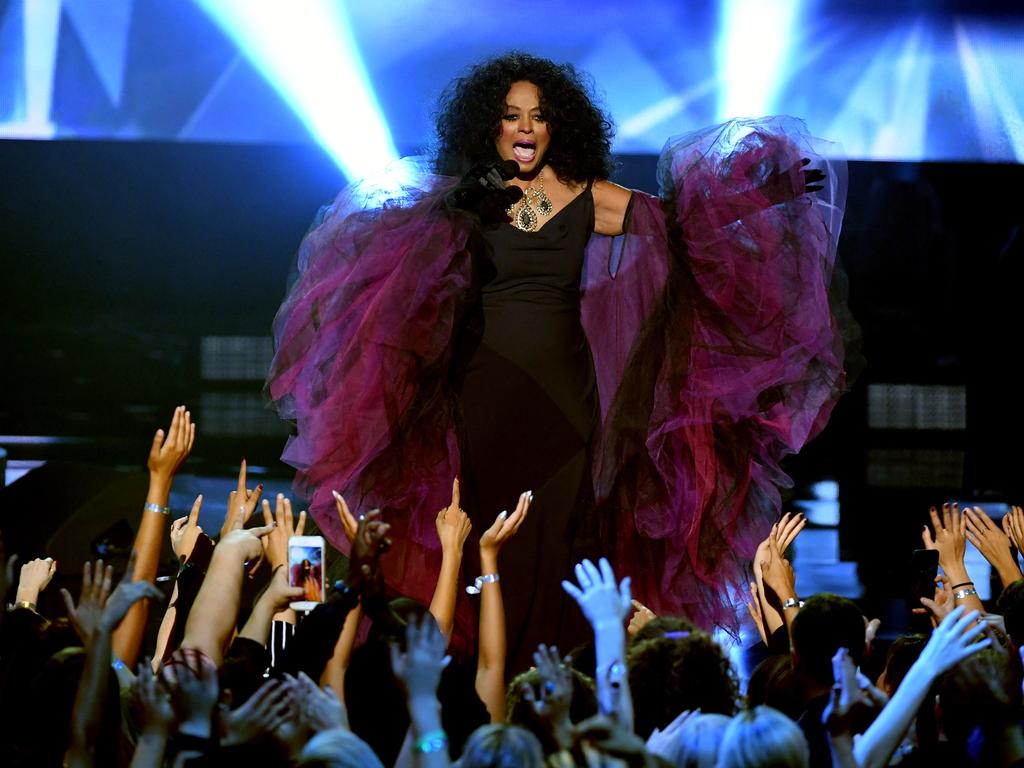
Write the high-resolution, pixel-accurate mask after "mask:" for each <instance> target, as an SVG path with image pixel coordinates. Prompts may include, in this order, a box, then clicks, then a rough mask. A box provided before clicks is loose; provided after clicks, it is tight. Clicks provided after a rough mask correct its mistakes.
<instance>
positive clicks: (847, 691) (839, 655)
mask: <svg viewBox="0 0 1024 768" xmlns="http://www.w3.org/2000/svg"><path fill="white" fill-rule="evenodd" d="M832 677H833V680H834V681H835V682H834V684H833V686H832V696H831V698H830V699H829V702H828V704H827V705H826V707H825V710H824V711H823V712H822V714H821V724H822V725H824V726H825V728H826V730H828V732H829V735H831V736H832V737H833V738H835V737H838V736H850V737H852V736H853V731H852V729H853V727H854V720H855V719H856V718H857V715H858V713H859V712H860V711H862V710H864V709H874V708H875V701H874V700H873V699H872V698H871V697H870V696H868V694H867V693H866V692H865V691H864V690H863V689H862V688H861V686H860V683H859V681H858V679H857V667H856V665H855V664H854V663H853V659H852V658H851V656H850V652H849V651H848V650H847V649H846V648H840V649H839V650H838V651H836V654H835V656H833V657H832Z"/></svg>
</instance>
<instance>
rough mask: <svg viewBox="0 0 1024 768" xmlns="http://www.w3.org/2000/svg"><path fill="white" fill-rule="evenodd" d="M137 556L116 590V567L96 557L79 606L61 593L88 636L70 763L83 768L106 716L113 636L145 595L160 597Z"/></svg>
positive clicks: (73, 717) (73, 721)
mask: <svg viewBox="0 0 1024 768" xmlns="http://www.w3.org/2000/svg"><path fill="white" fill-rule="evenodd" d="M135 561H136V556H135V553H134V552H132V555H131V557H130V558H129V560H128V567H127V569H126V570H125V573H124V578H122V579H121V582H120V583H119V584H118V585H117V589H115V590H114V591H113V592H111V591H110V586H111V580H112V577H113V574H112V569H111V568H110V566H107V567H106V568H104V567H103V562H102V561H97V563H96V566H95V569H94V570H93V571H92V572H90V570H89V569H90V565H91V564H90V563H86V564H85V575H84V577H83V580H82V595H81V598H80V599H79V602H78V605H77V606H75V605H74V603H73V602H72V601H71V596H70V595H69V594H68V593H67V591H66V590H64V591H62V593H61V594H62V595H64V600H65V603H67V605H68V614H69V618H70V619H71V622H72V624H74V626H75V629H76V630H77V631H78V632H79V633H80V634H83V635H85V638H86V639H85V641H84V642H85V647H86V656H85V669H84V670H83V672H82V678H81V680H80V681H79V684H78V692H77V693H76V695H75V707H74V710H73V711H72V715H71V740H70V742H69V744H68V751H67V754H66V756H65V765H68V766H76V767H83V768H84V767H85V766H91V765H92V764H93V753H92V748H93V746H94V745H95V744H96V739H97V738H98V735H99V729H100V723H101V720H102V717H103V707H102V703H103V701H104V699H105V697H106V696H107V673H108V671H109V669H110V663H111V660H112V653H113V652H112V648H111V641H112V638H113V634H114V630H115V628H116V627H117V625H118V624H120V623H121V621H122V620H123V619H124V617H125V615H126V614H127V613H128V611H129V609H130V608H131V607H132V606H133V605H135V604H136V603H138V602H139V601H140V600H142V599H144V598H153V599H160V597H161V595H160V590H158V589H157V588H156V587H155V586H153V585H152V584H150V583H149V582H146V581H136V580H135V579H134V571H135Z"/></svg>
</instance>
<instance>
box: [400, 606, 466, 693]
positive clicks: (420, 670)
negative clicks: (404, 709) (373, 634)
mask: <svg viewBox="0 0 1024 768" xmlns="http://www.w3.org/2000/svg"><path fill="white" fill-rule="evenodd" d="M446 645H447V641H446V640H445V639H444V635H442V634H441V631H440V630H439V629H438V628H437V624H436V623H435V621H434V618H433V617H432V616H431V615H430V614H429V613H424V614H422V615H421V616H419V617H410V619H409V623H408V625H407V626H406V628H405V651H402V650H401V649H400V648H399V647H398V646H397V645H392V646H391V671H392V672H394V674H395V678H396V679H397V680H398V682H399V683H400V684H401V686H402V688H404V689H405V695H406V699H407V700H409V701H412V700H413V699H418V698H434V697H436V695H437V686H438V684H439V683H440V682H441V672H443V671H444V668H445V667H447V666H448V662H450V661H451V656H446V655H445V652H444V651H445V646H446Z"/></svg>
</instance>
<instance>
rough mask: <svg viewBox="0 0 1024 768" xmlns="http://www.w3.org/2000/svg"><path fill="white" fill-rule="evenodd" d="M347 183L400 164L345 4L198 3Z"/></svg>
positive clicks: (317, 0) (323, 0)
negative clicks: (351, 179)
mask: <svg viewBox="0 0 1024 768" xmlns="http://www.w3.org/2000/svg"><path fill="white" fill-rule="evenodd" d="M194 1H195V2H196V3H197V4H198V5H199V7H200V8H202V9H203V11H205V12H206V14H207V15H209V16H210V18H212V19H213V20H214V21H215V22H216V23H217V24H218V25H219V26H220V27H221V28H222V29H223V30H224V31H225V33H227V35H228V36H229V37H230V38H231V39H232V40H233V41H234V42H235V44H236V45H237V46H238V47H239V49H240V50H241V51H242V52H243V53H244V54H245V55H246V56H247V57H248V58H249V60H250V61H251V62H252V63H253V65H254V66H255V67H256V68H257V69H258V70H259V71H260V73H261V74H262V75H263V76H264V77H265V78H266V79H267V81H268V82H269V83H270V84H271V85H272V86H273V87H274V88H275V89H276V90H277V91H278V93H280V94H281V96H282V98H283V99H284V100H285V102H286V103H287V104H288V105H289V106H290V107H291V108H292V109H293V110H294V111H295V113H296V114H297V115H298V116H299V118H300V119H301V120H302V121H303V123H304V124H305V125H306V127H307V128H308V129H309V132H310V133H311V134H312V135H313V137H314V138H315V139H316V140H317V141H318V142H319V143H320V144H321V145H322V146H323V147H324V149H325V150H327V152H328V154H329V155H330V156H331V157H332V158H333V159H334V161H335V162H336V163H337V164H338V166H339V167H340V168H341V169H342V171H344V172H345V175H346V176H348V177H349V178H361V177H363V176H366V175H368V174H370V173H373V172H374V171H377V170H380V169H381V168H382V167H384V166H385V165H387V164H388V163H389V162H391V161H393V160H395V159H397V157H398V152H397V151H396V150H395V145H394V142H393V140H392V138H391V131H390V129H389V128H388V124H387V121H386V120H385V118H384V115H383V113H382V112H381V109H380V105H379V104H378V103H377V97H376V95H375V93H374V90H373V86H372V85H371V84H370V81H369V78H368V77H367V75H366V68H365V67H364V65H363V61H362V57H361V56H360V53H359V48H358V46H357V45H356V41H355V38H354V36H353V34H352V28H351V25H350V24H349V20H348V17H347V15H346V13H345V8H344V3H343V2H327V0H295V1H294V2H281V0H194Z"/></svg>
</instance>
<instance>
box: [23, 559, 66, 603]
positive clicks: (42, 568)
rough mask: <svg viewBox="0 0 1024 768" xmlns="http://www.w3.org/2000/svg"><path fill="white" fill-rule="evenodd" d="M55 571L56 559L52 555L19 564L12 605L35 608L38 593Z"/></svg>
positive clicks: (44, 587)
mask: <svg viewBox="0 0 1024 768" xmlns="http://www.w3.org/2000/svg"><path fill="white" fill-rule="evenodd" d="M55 573H57V561H56V560H54V559H53V558H52V557H47V558H45V559H38V558H37V559H35V560H30V561H29V562H27V563H25V564H24V565H23V566H21V574H20V575H19V578H18V590H17V592H16V593H15V597H14V605H15V606H16V607H18V608H28V609H29V610H32V611H34V610H36V604H37V603H38V602H39V593H40V592H42V591H43V590H44V589H46V587H47V585H48V584H49V583H50V581H51V580H52V579H53V575H54V574H55Z"/></svg>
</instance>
